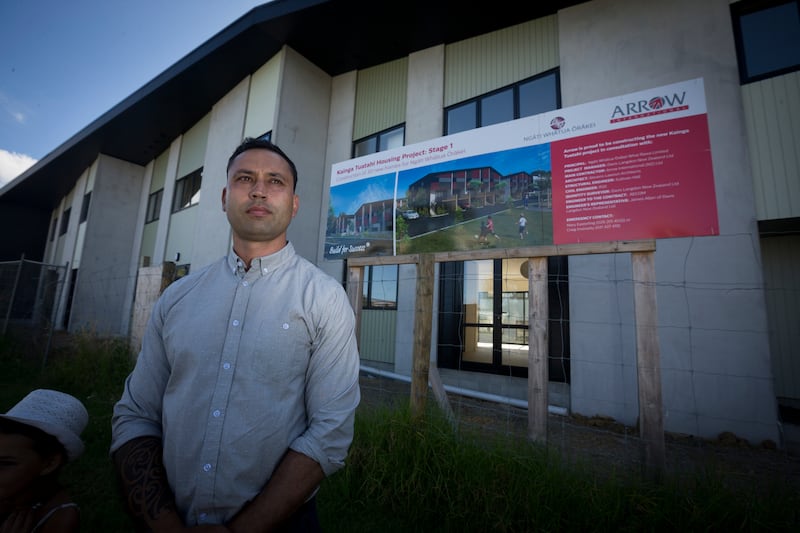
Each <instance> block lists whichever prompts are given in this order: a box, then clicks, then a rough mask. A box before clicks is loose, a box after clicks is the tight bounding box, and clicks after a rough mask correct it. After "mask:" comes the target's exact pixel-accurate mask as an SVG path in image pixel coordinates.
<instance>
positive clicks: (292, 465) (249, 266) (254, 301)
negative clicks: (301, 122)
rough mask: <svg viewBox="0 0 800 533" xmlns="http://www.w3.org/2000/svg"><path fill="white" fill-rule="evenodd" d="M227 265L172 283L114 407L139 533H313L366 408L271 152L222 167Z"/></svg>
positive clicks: (348, 329) (330, 295)
mask: <svg viewBox="0 0 800 533" xmlns="http://www.w3.org/2000/svg"><path fill="white" fill-rule="evenodd" d="M227 174H228V179H227V184H226V186H225V188H224V189H223V191H222V209H223V210H224V211H225V213H226V215H227V217H228V222H229V223H230V226H231V229H232V231H233V247H232V249H231V250H230V252H229V253H228V255H227V256H226V257H223V258H221V259H220V260H219V261H217V262H215V263H213V264H211V265H209V266H207V267H205V268H203V269H201V270H199V271H197V272H195V273H192V274H190V275H188V276H185V277H183V278H181V279H180V280H178V281H176V282H175V283H173V284H172V285H170V286H169V287H168V288H167V289H166V290H165V291H164V293H163V295H162V296H161V298H159V300H158V302H157V303H156V305H155V306H154V308H153V311H152V314H151V316H150V320H149V323H148V325H147V329H146V332H145V335H144V338H143V341H142V349H141V352H140V353H139V356H138V359H137V361H136V366H135V368H134V370H133V372H132V373H131V374H130V376H128V378H127V380H126V382H125V390H124V392H123V395H122V398H121V399H120V400H119V402H118V403H117V404H116V405H115V407H114V414H113V419H112V441H111V454H112V457H113V459H114V463H115V466H116V470H117V472H118V474H119V478H120V483H121V487H122V491H123V495H124V496H125V498H126V502H125V503H126V505H127V507H128V510H129V512H130V514H131V516H132V517H133V518H134V520H135V521H136V522H137V525H138V526H142V527H144V528H145V529H147V530H153V531H159V530H169V531H177V530H181V529H183V528H185V527H194V526H198V529H200V530H203V531H218V532H222V531H232V532H248V533H253V532H257V531H315V530H317V529H318V528H319V524H318V521H317V516H316V508H315V502H314V495H315V494H316V491H317V489H318V487H319V484H320V483H321V482H322V480H323V479H324V477H325V476H327V475H330V474H332V473H333V472H335V471H336V470H338V469H340V468H341V467H342V466H343V465H344V460H345V457H346V455H347V451H348V448H349V446H350V443H351V441H352V438H353V419H354V416H355V409H356V406H357V405H358V402H359V400H360V391H359V386H358V373H359V356H358V348H357V345H356V338H355V332H354V325H355V319H354V314H353V310H352V308H351V307H350V304H349V301H348V299H347V295H346V293H345V291H344V289H343V288H342V286H341V285H340V284H339V283H338V282H337V281H336V280H335V279H333V278H332V277H330V276H328V275H327V274H325V273H324V272H322V271H321V270H319V269H318V268H317V267H316V266H314V265H313V264H311V263H310V262H309V261H307V260H305V259H303V258H302V257H300V256H299V255H297V254H296V253H295V251H294V248H293V246H292V244H291V243H289V242H288V241H287V240H286V230H287V228H288V226H289V223H290V222H291V220H292V218H293V217H294V216H295V215H296V214H297V209H298V206H299V199H298V197H297V195H296V194H295V188H296V185H297V170H296V168H295V166H294V163H293V162H292V161H291V160H290V159H289V158H288V157H287V156H286V154H284V153H283V151H281V150H280V148H278V147H277V146H275V145H273V144H272V143H270V142H268V141H263V140H254V139H246V140H245V141H244V142H243V143H242V144H241V145H240V146H239V147H238V148H237V149H236V150H235V151H234V153H233V155H231V158H230V159H229V161H228V169H227Z"/></svg>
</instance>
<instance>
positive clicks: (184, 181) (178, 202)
mask: <svg viewBox="0 0 800 533" xmlns="http://www.w3.org/2000/svg"><path fill="white" fill-rule="evenodd" d="M202 181H203V169H202V167H201V168H198V169H197V170H195V171H194V172H192V173H191V174H189V175H188V176H185V177H183V178H181V179H179V180H178V181H176V182H175V196H173V197H172V212H173V213H177V212H178V211H181V210H183V209H186V208H189V207H192V206H193V205H197V203H198V202H200V184H201V183H202Z"/></svg>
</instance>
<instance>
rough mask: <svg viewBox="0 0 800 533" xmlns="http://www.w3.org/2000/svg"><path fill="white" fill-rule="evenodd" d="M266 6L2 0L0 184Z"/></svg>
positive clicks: (164, 0)
mask: <svg viewBox="0 0 800 533" xmlns="http://www.w3.org/2000/svg"><path fill="white" fill-rule="evenodd" d="M268 1H269V0H133V1H130V0H125V1H122V0H71V1H67V2H65V1H63V0H61V1H56V0H0V187H2V186H3V185H5V184H6V183H8V182H9V181H11V180H12V179H13V178H15V177H16V176H18V175H19V174H21V173H22V172H24V171H25V170H26V169H27V168H29V167H30V166H31V165H32V164H34V163H35V162H36V161H38V160H39V159H41V158H43V157H44V156H46V155H47V154H49V153H50V152H52V151H53V150H55V149H56V148H58V147H59V146H60V145H61V144H63V143H64V142H66V141H67V140H68V139H70V138H71V137H72V136H73V135H75V134H76V133H78V132H79V131H81V130H82V129H83V128H85V127H86V126H88V125H89V124H90V123H92V122H93V121H94V120H96V119H97V118H99V117H100V116H101V115H102V114H103V113H105V112H106V111H108V110H110V109H111V108H112V107H114V106H115V105H117V104H118V103H120V102H121V101H123V100H124V99H125V98H127V97H128V96H130V95H131V94H133V93H134V92H136V91H137V90H138V89H140V88H141V87H142V86H144V85H146V84H147V83H148V82H150V81H151V80H152V79H153V78H155V77H156V76H158V75H159V74H161V73H162V72H163V71H165V70H166V69H168V68H169V67H170V66H172V65H173V64H175V63H176V62H178V61H179V60H180V59H182V58H183V57H184V56H186V55H187V54H188V53H190V52H191V51H192V50H194V49H195V48H197V47H198V46H200V45H201V44H203V43H204V42H205V41H207V40H208V39H210V38H211V37H213V36H214V35H215V34H216V33H218V32H219V31H221V30H222V29H223V28H225V27H226V26H228V25H229V24H230V23H232V22H234V21H235V20H236V19H238V18H239V17H241V16H242V15H244V14H246V13H247V12H248V11H250V10H251V9H252V8H253V7H256V6H259V5H262V4H265V3H267V2H268Z"/></svg>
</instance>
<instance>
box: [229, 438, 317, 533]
mask: <svg viewBox="0 0 800 533" xmlns="http://www.w3.org/2000/svg"><path fill="white" fill-rule="evenodd" d="M324 478H325V473H324V472H323V471H322V467H321V466H320V465H319V463H317V462H316V461H314V460H313V459H311V458H310V457H308V456H306V455H303V454H301V453H298V452H295V451H293V450H289V451H287V452H286V455H284V456H283V459H281V462H280V463H279V464H278V467H277V468H276V469H275V472H274V473H273V475H272V478H271V479H270V480H269V482H268V483H267V485H266V486H265V487H264V489H263V490H262V491H261V492H260V493H259V494H258V496H256V498H255V499H253V500H252V501H250V502H249V503H248V504H247V505H245V506H244V508H243V509H242V510H241V511H239V513H238V514H237V515H236V516H234V517H233V520H231V521H230V522H229V523H228V524H227V525H228V528H229V529H230V530H231V531H234V532H235V533H239V532H243V533H244V532H247V533H255V532H264V531H273V530H274V529H275V528H276V527H277V526H279V525H280V524H281V523H283V522H284V521H285V520H286V519H288V518H289V517H290V516H291V515H292V514H294V513H295V512H296V511H297V510H298V509H299V508H300V506H302V505H303V503H305V501H306V499H308V497H309V496H311V494H312V493H313V492H314V490H315V489H316V488H317V487H318V486H319V484H320V483H321V482H322V480H323V479H324Z"/></svg>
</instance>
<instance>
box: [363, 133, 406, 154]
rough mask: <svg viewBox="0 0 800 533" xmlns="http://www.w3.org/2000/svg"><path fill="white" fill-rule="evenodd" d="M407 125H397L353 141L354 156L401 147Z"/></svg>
mask: <svg viewBox="0 0 800 533" xmlns="http://www.w3.org/2000/svg"><path fill="white" fill-rule="evenodd" d="M405 134H406V128H405V126H397V127H394V128H391V129H388V130H385V131H382V132H380V133H376V134H375V135H370V136H369V137H365V138H363V139H360V140H358V141H356V142H354V143H353V157H359V156H362V155H367V154H374V153H375V152H383V151H384V150H390V149H392V148H399V147H400V146H403V143H404V142H405Z"/></svg>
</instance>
